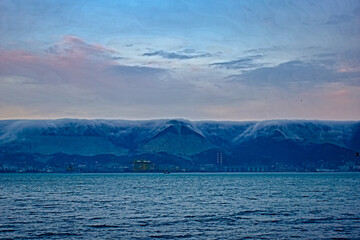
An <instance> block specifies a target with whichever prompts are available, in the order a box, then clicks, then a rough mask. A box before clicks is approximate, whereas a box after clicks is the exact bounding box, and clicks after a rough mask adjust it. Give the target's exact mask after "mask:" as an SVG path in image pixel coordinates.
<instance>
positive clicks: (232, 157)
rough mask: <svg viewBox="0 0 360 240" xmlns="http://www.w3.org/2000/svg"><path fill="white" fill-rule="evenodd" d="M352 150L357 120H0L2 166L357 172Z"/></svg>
mask: <svg viewBox="0 0 360 240" xmlns="http://www.w3.org/2000/svg"><path fill="white" fill-rule="evenodd" d="M357 152H360V122H359V121H346V122H339V121H307V120H306V121H305V120H269V121H248V122H216V121H189V120H184V119H173V120H166V119H164V120H146V121H128V120H83V119H59V120H3V121H0V168H1V170H2V171H50V172H53V171H55V172H56V171H60V172H61V171H66V170H68V168H69V167H70V169H71V170H72V171H81V172H97V171H110V172H112V171H115V172H118V171H120V172H121V171H132V170H133V167H134V165H133V164H134V161H136V160H141V161H150V163H151V164H152V166H154V167H153V169H152V168H151V170H152V171H162V170H171V171H316V170H318V171H319V170H326V171H328V170H336V171H338V170H341V171H349V170H350V171H351V170H354V171H356V170H358V168H359V165H360V164H359V161H360V157H358V156H357ZM145 170H149V169H145Z"/></svg>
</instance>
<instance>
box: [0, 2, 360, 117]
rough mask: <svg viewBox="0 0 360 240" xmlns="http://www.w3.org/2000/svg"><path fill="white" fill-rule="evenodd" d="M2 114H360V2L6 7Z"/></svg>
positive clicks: (1, 42) (0, 69) (0, 37)
mask: <svg viewBox="0 0 360 240" xmlns="http://www.w3.org/2000/svg"><path fill="white" fill-rule="evenodd" d="M0 32H1V34H0V118H1V119H12V118H65V117H66V118H67V117H70V118H122V119H153V118H188V119H193V120H201V119H211V120H262V119H333V120H359V119H360V107H359V103H360V43H359V42H360V41H359V39H360V1H351V0H347V1H341V0H339V1H335V0H323V1H315V0H313V1H310V0H309V1H300V0H298V1H250V0H243V1H238V0H236V1H230V0H224V1H208V0H207V1H205V0H204V1H200V0H192V1H180V0H176V1H175V0H161V1H160V0H158V1H130V0H127V1H124V0H123V1H120V0H118V1H66V0H65V1H64V0H62V1H50V0H47V1H40V0H38V1H31V0H28V1H7V0H2V1H0Z"/></svg>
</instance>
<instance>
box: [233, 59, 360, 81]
mask: <svg viewBox="0 0 360 240" xmlns="http://www.w3.org/2000/svg"><path fill="white" fill-rule="evenodd" d="M359 78H360V72H338V71H336V69H332V68H327V67H325V66H323V65H321V64H319V63H317V62H303V61H289V62H285V63H282V64H279V65H277V66H274V67H262V68H258V69H254V70H250V71H246V72H244V73H242V74H238V75H232V76H229V79H230V80H232V81H234V82H242V83H246V84H251V85H264V84H265V85H276V86H282V87H290V86H292V87H294V86H296V87H307V86H317V85H319V84H322V83H326V82H344V83H347V84H350V85H351V84H354V80H355V79H359Z"/></svg>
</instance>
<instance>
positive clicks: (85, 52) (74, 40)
mask: <svg viewBox="0 0 360 240" xmlns="http://www.w3.org/2000/svg"><path fill="white" fill-rule="evenodd" d="M46 52H47V53H49V54H55V55H59V56H66V57H82V56H86V57H92V58H99V59H114V60H117V59H119V58H122V57H120V56H119V54H118V52H116V51H115V50H112V49H109V48H106V47H104V46H102V45H100V44H90V43H87V42H85V41H84V40H82V39H80V38H78V37H76V36H71V35H67V36H64V37H63V39H62V41H60V42H59V43H57V44H54V45H53V46H51V47H49V48H47V49H46Z"/></svg>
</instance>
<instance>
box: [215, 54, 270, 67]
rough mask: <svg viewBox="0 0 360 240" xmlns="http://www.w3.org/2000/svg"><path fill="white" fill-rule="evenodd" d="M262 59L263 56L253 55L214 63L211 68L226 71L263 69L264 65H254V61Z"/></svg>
mask: <svg viewBox="0 0 360 240" xmlns="http://www.w3.org/2000/svg"><path fill="white" fill-rule="evenodd" d="M262 57H263V55H253V56H249V57H245V58H240V59H237V60H233V61H228V62H217V63H212V64H210V65H209V66H214V67H219V68H225V69H248V68H255V67H261V66H263V64H261V63H254V60H257V59H261V58H262Z"/></svg>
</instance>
